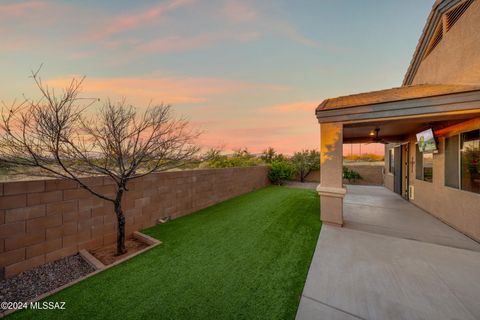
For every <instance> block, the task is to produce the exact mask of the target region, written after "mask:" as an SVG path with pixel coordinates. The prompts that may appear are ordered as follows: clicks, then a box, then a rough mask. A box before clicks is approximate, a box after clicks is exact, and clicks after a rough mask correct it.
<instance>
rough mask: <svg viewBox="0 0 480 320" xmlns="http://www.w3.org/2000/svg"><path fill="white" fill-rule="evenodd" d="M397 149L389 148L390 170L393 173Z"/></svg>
mask: <svg viewBox="0 0 480 320" xmlns="http://www.w3.org/2000/svg"><path fill="white" fill-rule="evenodd" d="M394 156H395V151H394V149H393V148H392V149H390V150H388V172H390V173H393V172H394V171H395V160H394V159H395V157H394Z"/></svg>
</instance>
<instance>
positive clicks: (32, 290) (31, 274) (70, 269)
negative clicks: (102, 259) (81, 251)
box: [0, 254, 95, 302]
mask: <svg viewBox="0 0 480 320" xmlns="http://www.w3.org/2000/svg"><path fill="white" fill-rule="evenodd" d="M93 271H95V270H94V269H93V267H92V266H90V265H89V264H88V263H87V262H86V261H85V260H84V259H83V258H82V257H81V256H80V255H78V254H76V255H73V256H69V257H66V258H63V259H60V260H57V261H54V262H50V263H47V264H44V265H42V266H39V267H36V268H34V269H32V270H29V271H25V272H22V273H20V274H18V275H16V276H15V277H13V278H10V279H6V280H2V281H0V301H8V302H27V301H29V300H31V299H33V298H35V297H38V296H39V295H42V294H44V293H46V292H48V291H50V290H53V289H55V288H58V287H61V286H63V285H65V284H67V283H69V282H71V281H73V280H76V279H78V278H80V277H82V276H85V275H87V274H89V273H91V272H93Z"/></svg>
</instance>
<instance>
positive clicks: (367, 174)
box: [294, 163, 384, 186]
mask: <svg viewBox="0 0 480 320" xmlns="http://www.w3.org/2000/svg"><path fill="white" fill-rule="evenodd" d="M345 166H346V167H348V168H350V169H352V170H355V171H356V172H358V173H359V174H360V175H361V176H362V178H363V179H362V180H357V181H355V182H354V181H348V180H344V181H343V183H344V184H360V185H373V186H381V185H383V167H384V166H383V164H381V163H379V164H372V165H369V164H367V165H365V164H359V165H356V164H350V163H349V164H346V165H345ZM294 180H297V181H299V180H300V178H299V177H298V176H297V177H295V178H294ZM305 181H306V182H318V183H319V182H320V170H316V171H312V172H310V174H308V176H306V177H305Z"/></svg>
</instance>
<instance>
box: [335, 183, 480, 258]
mask: <svg viewBox="0 0 480 320" xmlns="http://www.w3.org/2000/svg"><path fill="white" fill-rule="evenodd" d="M347 190H348V192H347V195H346V196H345V199H344V206H343V215H344V221H345V224H344V226H345V228H349V229H355V230H361V231H367V232H373V233H379V234H384V235H388V236H393V237H399V238H404V239H412V240H418V241H423V242H430V243H436V244H441V245H445V246H450V247H455V248H461V249H469V250H475V251H479V252H480V244H479V243H478V242H476V241H474V240H472V239H470V238H469V237H467V236H465V235H464V234H462V233H460V232H458V231H457V230H455V229H453V228H452V227H450V226H448V225H446V224H445V223H443V222H442V221H440V220H438V219H437V218H435V217H434V216H432V215H430V214H428V213H427V212H425V211H423V210H422V209H420V208H418V207H416V206H414V205H413V204H411V203H410V202H408V201H405V200H404V199H403V198H402V197H400V196H399V195H398V194H396V193H393V192H391V191H390V190H388V189H386V188H384V187H376V186H353V185H349V186H347Z"/></svg>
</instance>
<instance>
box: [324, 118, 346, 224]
mask: <svg viewBox="0 0 480 320" xmlns="http://www.w3.org/2000/svg"><path fill="white" fill-rule="evenodd" d="M342 167H343V125H342V124H341V123H322V124H320V185H319V186H318V187H317V191H318V194H319V195H320V219H321V220H322V222H323V223H326V224H332V225H336V226H342V225H343V197H344V196H345V193H346V189H345V188H343V183H342Z"/></svg>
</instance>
